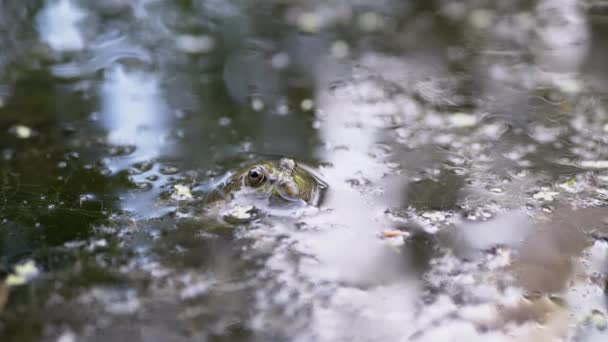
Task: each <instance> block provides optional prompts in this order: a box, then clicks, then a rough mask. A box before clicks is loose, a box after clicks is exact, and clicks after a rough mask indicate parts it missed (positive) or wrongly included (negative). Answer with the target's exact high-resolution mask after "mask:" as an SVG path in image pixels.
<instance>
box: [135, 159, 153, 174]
mask: <svg viewBox="0 0 608 342" xmlns="http://www.w3.org/2000/svg"><path fill="white" fill-rule="evenodd" d="M152 167H154V162H151V161H142V162H139V163H135V164H133V165H132V166H131V167H130V168H129V174H131V175H138V174H142V173H144V172H148V171H150V170H152Z"/></svg>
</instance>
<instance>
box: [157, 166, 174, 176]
mask: <svg viewBox="0 0 608 342" xmlns="http://www.w3.org/2000/svg"><path fill="white" fill-rule="evenodd" d="M158 171H159V172H160V173H162V174H163V175H174V174H176V173H178V172H179V169H178V168H177V167H175V166H171V165H163V166H161V167H160V169H159V170H158Z"/></svg>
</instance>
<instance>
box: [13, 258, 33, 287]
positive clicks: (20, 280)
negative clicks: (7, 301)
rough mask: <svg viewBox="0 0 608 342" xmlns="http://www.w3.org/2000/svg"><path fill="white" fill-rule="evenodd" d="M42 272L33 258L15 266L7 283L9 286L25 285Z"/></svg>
mask: <svg viewBox="0 0 608 342" xmlns="http://www.w3.org/2000/svg"><path fill="white" fill-rule="evenodd" d="M39 274H40V271H39V270H38V267H36V264H35V263H34V261H32V260H28V261H26V262H24V263H21V264H18V265H17V266H15V272H14V273H11V274H9V275H8V277H7V278H6V284H7V285H8V286H19V285H24V284H26V283H27V282H29V281H30V280H32V279H34V278H36V277H37V276H38V275H39Z"/></svg>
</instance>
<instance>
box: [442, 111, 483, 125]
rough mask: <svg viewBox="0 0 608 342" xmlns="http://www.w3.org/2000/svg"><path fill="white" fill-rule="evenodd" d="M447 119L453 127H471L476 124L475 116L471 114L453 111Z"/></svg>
mask: <svg viewBox="0 0 608 342" xmlns="http://www.w3.org/2000/svg"><path fill="white" fill-rule="evenodd" d="M449 120H450V124H451V125H452V126H454V127H473V126H475V125H476V124H477V117H476V116H475V115H473V114H466V113H454V114H452V115H451V116H450V117H449Z"/></svg>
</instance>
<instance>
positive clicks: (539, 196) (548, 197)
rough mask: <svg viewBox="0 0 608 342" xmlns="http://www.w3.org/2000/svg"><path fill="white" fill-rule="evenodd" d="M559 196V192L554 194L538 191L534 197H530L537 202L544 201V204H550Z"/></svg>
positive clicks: (553, 192) (552, 192)
mask: <svg viewBox="0 0 608 342" xmlns="http://www.w3.org/2000/svg"><path fill="white" fill-rule="evenodd" d="M558 195H559V192H555V191H539V192H537V193H535V194H534V195H532V198H534V199H535V200H537V201H545V202H552V201H553V200H554V199H555V197H557V196H558Z"/></svg>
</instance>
